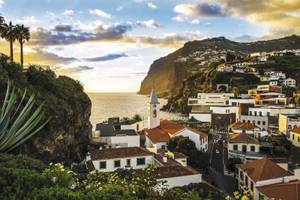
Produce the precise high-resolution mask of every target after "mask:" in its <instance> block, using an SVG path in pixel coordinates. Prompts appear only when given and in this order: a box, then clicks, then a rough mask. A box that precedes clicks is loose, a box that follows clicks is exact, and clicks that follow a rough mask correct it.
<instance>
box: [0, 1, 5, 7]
mask: <svg viewBox="0 0 300 200" xmlns="http://www.w3.org/2000/svg"><path fill="white" fill-rule="evenodd" d="M4 3H5V0H0V8H1V7H2V6H3V5H4Z"/></svg>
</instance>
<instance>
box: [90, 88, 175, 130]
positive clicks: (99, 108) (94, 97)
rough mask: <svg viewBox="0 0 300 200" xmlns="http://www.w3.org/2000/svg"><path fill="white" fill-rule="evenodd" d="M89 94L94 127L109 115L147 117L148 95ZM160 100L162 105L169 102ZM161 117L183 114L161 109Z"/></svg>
mask: <svg viewBox="0 0 300 200" xmlns="http://www.w3.org/2000/svg"><path fill="white" fill-rule="evenodd" d="M88 95H89V97H90V99H91V101H92V113H91V118H90V121H91V123H92V125H93V127H95V125H96V124H97V123H100V122H103V121H105V120H107V118H109V117H120V118H122V117H129V118H131V117H133V116H134V115H135V114H139V115H140V116H141V117H143V118H145V117H146V111H147V102H148V99H149V97H148V96H144V95H138V94H135V93H88ZM159 101H160V104H161V106H163V105H165V104H166V103H167V100H166V99H159ZM161 118H163V119H178V118H181V115H180V114H175V113H168V112H163V111H161Z"/></svg>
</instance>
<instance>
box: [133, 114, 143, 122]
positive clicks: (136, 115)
mask: <svg viewBox="0 0 300 200" xmlns="http://www.w3.org/2000/svg"><path fill="white" fill-rule="evenodd" d="M132 120H133V121H135V122H140V121H142V117H141V116H140V115H139V114H135V115H134V116H133V117H132Z"/></svg>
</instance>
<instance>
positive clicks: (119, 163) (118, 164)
mask: <svg viewBox="0 0 300 200" xmlns="http://www.w3.org/2000/svg"><path fill="white" fill-rule="evenodd" d="M114 167H115V168H117V167H121V160H115V161H114Z"/></svg>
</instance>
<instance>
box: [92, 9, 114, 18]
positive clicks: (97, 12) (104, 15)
mask: <svg viewBox="0 0 300 200" xmlns="http://www.w3.org/2000/svg"><path fill="white" fill-rule="evenodd" d="M89 12H90V14H92V15H97V16H98V17H102V18H105V19H111V15H110V14H108V13H106V12H104V11H102V10H100V9H95V10H89Z"/></svg>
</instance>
